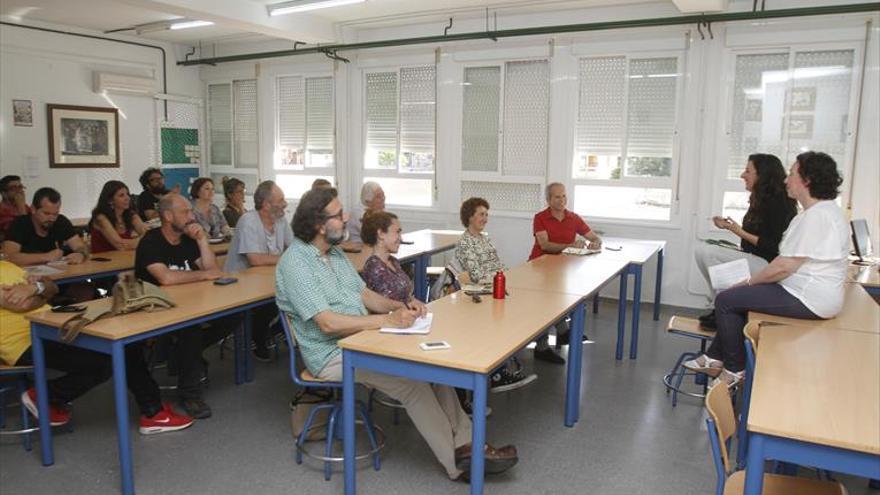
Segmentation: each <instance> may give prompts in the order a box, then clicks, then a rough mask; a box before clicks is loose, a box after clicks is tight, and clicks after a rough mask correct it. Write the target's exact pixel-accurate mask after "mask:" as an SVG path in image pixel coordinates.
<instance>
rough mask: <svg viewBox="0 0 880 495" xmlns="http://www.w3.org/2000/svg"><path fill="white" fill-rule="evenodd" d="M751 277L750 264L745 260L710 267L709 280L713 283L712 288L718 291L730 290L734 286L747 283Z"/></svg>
mask: <svg viewBox="0 0 880 495" xmlns="http://www.w3.org/2000/svg"><path fill="white" fill-rule="evenodd" d="M750 275H751V274H750V272H749V262H748V261H746V260H745V258H740V259H738V260H733V261H730V262H727V263H721V264H720V265H715V266H710V267H709V280H711V281H712V288H713V289H715V290H716V291H718V290H725V289H729V288H730V287H731V286H733V285H736V284H738V283H740V282H745V281H746V280H748V278H749V276H750Z"/></svg>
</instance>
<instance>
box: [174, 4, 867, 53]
mask: <svg viewBox="0 0 880 495" xmlns="http://www.w3.org/2000/svg"><path fill="white" fill-rule="evenodd" d="M862 12H880V3H857V4H847V5H830V6H822V7H801V8H794V9H778V10H762V11H756V12H748V11H747V12H730V13H724V14H697V15H686V16H678V17H659V18H653V19H633V20H626V21H607V22H594V23H589V24H563V25H559V26H541V27H532V28H519V29H505V30H501V31H480V32H473V33H459V34H447V35H437V36H422V37H418V38H402V39H392V40H380V41H366V42H361V43H348V44H328V45H319V46H314V47H309V48H300V49H298V50H278V51H270V52H258V53H244V54H240V55H228V56H225V57H212V58H199V59H193V60H183V61H180V62H177V65H206V64H209V65H214V64H222V63H227V62H240V61H244V60H256V59H264V58H276V57H288V56H291V55H306V54H312V53H325V52H326V51H327V50H332V51H334V52H338V51H347V50H363V49H367V48H384V47H390V46H407V45H424V44H430V43H448V42H450V41H467V40H481V39H491V40H495V39H497V38H513V37H518V36H535V35H541V34H559V33H575V32H585V31H604V30H608V29H626V28H640V27H656V26H675V25H683V24H698V23H711V22H731V21H758V20H765V19H779V18H785V17H807V16H817V15H840V14H855V13H862Z"/></svg>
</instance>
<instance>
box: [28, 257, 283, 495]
mask: <svg viewBox="0 0 880 495" xmlns="http://www.w3.org/2000/svg"><path fill="white" fill-rule="evenodd" d="M237 277H238V282H237V283H235V284H232V285H226V286H216V285H213V283H212V282H211V281H204V282H195V283H190V284H183V285H172V286H166V287H163V289H164V290H165V292H166V293H167V294H168V296H169V297H170V298H171V299H172V300H173V301H174V302H175V303H176V304H177V306H176V307H174V308H170V309H166V310H162V311H155V312H143V311H141V312H137V313H131V314H127V315H120V316H116V317H112V318H106V319H102V320H98V321H96V322H94V323H92V324H90V325H88V326H86V327H85V328H83V329H82V332H81V333H80V334H79V336H77V338H76V339H75V340H74V341H73V342H71V343H70V345H73V346H76V347H82V348H85V349H90V350H93V351H96V352H100V353H102V354H109V355H110V356H111V358H112V362H113V395H114V402H115V404H116V427H117V438H118V443H119V464H120V473H121V482H122V493H123V494H124V495H131V494H132V493H134V471H133V463H132V454H131V438H130V431H129V429H130V425H129V421H130V419H129V413H128V390H127V384H126V372H125V346H126V345H127V344H129V343H132V342H138V341H142V340H145V339H149V338H152V337H157V336H159V335H163V334H167V333H170V332H173V331H175V330H180V329H181V328H185V327H189V326H192V325H197V324H200V323H204V322H207V321H210V320H214V319H216V318H220V317H223V316H227V315H231V314H235V313H241V312H247V313H248V314H247V315H246V316H245V318H244V320H243V324H242V325H241V326H240V327H239V328H237V329H236V330H235V352H234V354H235V382H236V384H241V383H243V382H246V381H251V380H252V379H253V378H252V376H253V366H252V362H251V356H250V352H248V349H249V346H250V333H251V331H250V330H251V329H250V321H251V318H250V315H249V313H250V311H249V310H250V309H252V308H255V307H257V306H261V305H263V304H266V303H269V302H272V301H274V298H275V277H274V273H273V274H272V276H269V275H267V274H266V273H260V272H258V273H248V272H242V273H239V274H237ZM86 304H93V303H86ZM71 316H72V315H70V314H69V313H67V314H65V313H52V312H50V311H43V312H39V313H33V314H28V315H26V318H27V319H28V320H30V321H31V346H32V352H33V359H34V381H35V384H36V389H37V404H38V409H39V425H40V447H41V450H42V452H41V453H42V461H43V465H45V466H49V465H52V464H53V463H54V462H55V459H54V450H53V447H52V428H51V426H50V425H49V395H48V386H47V384H46V362H45V355H44V347H43V342H44V341H46V340H52V341H56V342H60V339H59V336H58V328H59V327H60V326H61V325H62V324H63V322H64V321H66V320H67V319H68V318H70V317H71Z"/></svg>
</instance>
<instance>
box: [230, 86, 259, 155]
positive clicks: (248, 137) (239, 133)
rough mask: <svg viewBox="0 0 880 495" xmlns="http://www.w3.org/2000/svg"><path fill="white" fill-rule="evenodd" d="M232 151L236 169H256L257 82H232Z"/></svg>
mask: <svg viewBox="0 0 880 495" xmlns="http://www.w3.org/2000/svg"><path fill="white" fill-rule="evenodd" d="M232 94H233V104H234V106H233V116H234V120H233V143H234V144H233V149H234V150H235V163H234V166H235V167H236V168H256V167H257V164H258V141H259V140H258V138H257V81H256V80H255V79H247V80H242V81H233V83H232Z"/></svg>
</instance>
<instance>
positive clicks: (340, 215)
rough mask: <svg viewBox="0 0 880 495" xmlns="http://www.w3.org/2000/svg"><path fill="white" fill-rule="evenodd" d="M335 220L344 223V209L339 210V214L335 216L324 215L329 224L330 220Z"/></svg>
mask: <svg viewBox="0 0 880 495" xmlns="http://www.w3.org/2000/svg"><path fill="white" fill-rule="evenodd" d="M334 218H338V219H339V221H342V209H341V208H340V209H339V213H337V214H335V215H324V221H325V222H327V221H328V220H332V219H334Z"/></svg>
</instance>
